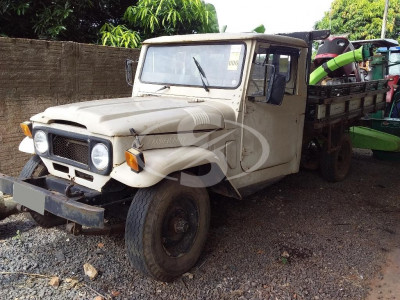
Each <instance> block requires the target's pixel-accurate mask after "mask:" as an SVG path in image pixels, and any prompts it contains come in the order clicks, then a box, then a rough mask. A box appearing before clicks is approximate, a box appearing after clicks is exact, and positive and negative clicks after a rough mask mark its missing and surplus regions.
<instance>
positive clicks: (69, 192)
mask: <svg viewBox="0 0 400 300" xmlns="http://www.w3.org/2000/svg"><path fill="white" fill-rule="evenodd" d="M73 186H74V184H73V183H71V184H70V185H68V186H67V187H66V188H65V196H67V197H68V198H74V197H80V196H83V195H84V193H83V192H82V191H80V192H72V188H73Z"/></svg>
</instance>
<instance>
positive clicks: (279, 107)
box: [241, 44, 305, 172]
mask: <svg viewBox="0 0 400 300" xmlns="http://www.w3.org/2000/svg"><path fill="white" fill-rule="evenodd" d="M299 57H300V50H299V49H296V48H288V47H274V46H269V45H265V44H260V45H259V46H258V47H257V49H256V51H255V54H254V57H253V61H252V68H251V73H250V77H249V80H248V86H247V92H246V95H247V96H246V99H245V105H244V114H243V121H242V122H243V129H242V137H243V138H242V147H241V148H242V155H241V166H242V169H243V170H244V171H245V172H253V171H256V170H261V169H265V168H270V167H274V166H278V165H282V164H287V163H289V162H291V161H292V160H293V159H297V154H299V155H300V153H298V152H299V143H301V139H302V130H303V119H304V109H305V100H304V99H305V95H302V96H300V95H299V92H298V91H299V89H298V86H297V85H298V84H299V80H298V79H299V78H297V72H298V67H299ZM300 79H302V80H304V79H303V78H300ZM282 94H283V96H282ZM300 147H301V146H300Z"/></svg>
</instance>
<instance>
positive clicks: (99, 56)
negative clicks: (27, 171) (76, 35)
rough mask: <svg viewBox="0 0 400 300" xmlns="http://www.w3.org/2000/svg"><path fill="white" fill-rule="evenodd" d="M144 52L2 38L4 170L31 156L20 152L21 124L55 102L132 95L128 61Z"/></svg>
mask: <svg viewBox="0 0 400 300" xmlns="http://www.w3.org/2000/svg"><path fill="white" fill-rule="evenodd" d="M138 56H139V51H138V50H136V49H124V48H113V47H104V46H97V45H88V44H78V43H73V42H49V41H41V40H28V39H10V38H0V173H5V174H8V175H13V176H16V175H18V174H19V172H20V170H21V168H22V167H23V165H24V164H25V162H26V161H27V160H28V159H29V155H26V154H24V153H21V152H19V151H18V145H19V143H20V141H21V140H22V139H23V138H24V136H23V134H22V132H21V130H20V127H19V123H21V122H23V121H26V120H29V118H30V117H31V116H32V115H34V114H36V113H39V112H41V111H43V110H44V109H46V108H47V107H49V106H54V105H59V104H65V103H72V102H78V101H84V100H93V99H104V98H116V97H129V96H130V94H131V87H129V86H128V85H127V84H126V82H125V70H124V62H125V59H126V58H130V59H133V60H136V59H137V58H138Z"/></svg>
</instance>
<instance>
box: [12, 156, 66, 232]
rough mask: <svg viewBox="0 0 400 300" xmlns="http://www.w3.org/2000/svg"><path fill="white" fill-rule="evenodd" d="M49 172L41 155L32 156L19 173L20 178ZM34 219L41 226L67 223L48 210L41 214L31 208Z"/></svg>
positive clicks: (30, 211)
mask: <svg viewBox="0 0 400 300" xmlns="http://www.w3.org/2000/svg"><path fill="white" fill-rule="evenodd" d="M47 174H49V172H48V171H47V168H46V166H45V165H44V164H43V162H42V160H41V159H40V157H39V155H34V156H32V157H31V158H30V159H29V160H28V162H27V163H26V164H25V166H24V167H23V168H22V171H21V173H20V174H19V178H20V179H25V178H35V177H41V176H45V175H47ZM29 214H30V215H31V217H32V219H33V220H34V221H35V222H36V223H37V224H38V225H40V226H41V227H44V228H50V227H54V226H57V225H61V224H65V223H66V222H67V220H65V219H63V218H60V217H57V216H55V215H53V214H52V213H49V212H48V211H45V212H44V215H41V214H39V213H37V212H35V211H32V210H29Z"/></svg>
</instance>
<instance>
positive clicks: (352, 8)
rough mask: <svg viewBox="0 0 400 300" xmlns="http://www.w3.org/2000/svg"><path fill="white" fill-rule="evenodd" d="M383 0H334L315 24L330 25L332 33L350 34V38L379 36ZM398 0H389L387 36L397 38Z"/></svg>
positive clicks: (399, 30) (399, 4) (398, 28)
mask: <svg viewBox="0 0 400 300" xmlns="http://www.w3.org/2000/svg"><path fill="white" fill-rule="evenodd" d="M384 8H385V0H357V1H354V0H334V1H333V2H332V5H331V11H330V12H325V15H324V17H323V18H322V19H321V20H320V21H318V22H317V23H316V24H315V29H331V32H332V34H346V33H347V34H350V35H349V39H350V40H363V39H377V38H380V35H381V28H382V18H383V12H384ZM399 33H400V1H399V0H391V1H390V6H389V10H388V18H387V25H386V38H392V39H399Z"/></svg>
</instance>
